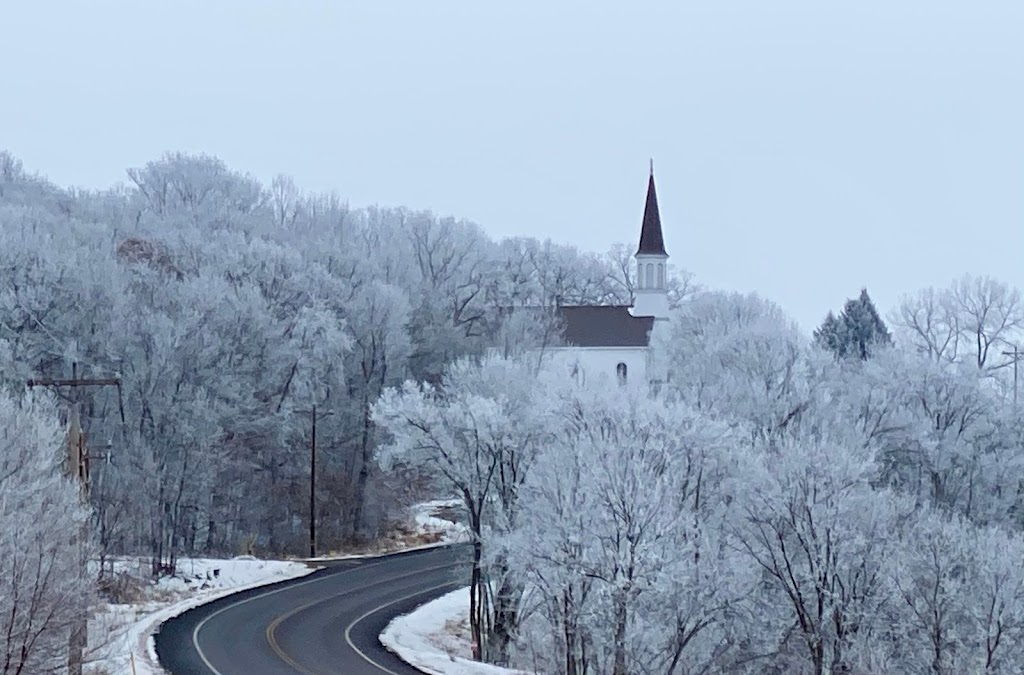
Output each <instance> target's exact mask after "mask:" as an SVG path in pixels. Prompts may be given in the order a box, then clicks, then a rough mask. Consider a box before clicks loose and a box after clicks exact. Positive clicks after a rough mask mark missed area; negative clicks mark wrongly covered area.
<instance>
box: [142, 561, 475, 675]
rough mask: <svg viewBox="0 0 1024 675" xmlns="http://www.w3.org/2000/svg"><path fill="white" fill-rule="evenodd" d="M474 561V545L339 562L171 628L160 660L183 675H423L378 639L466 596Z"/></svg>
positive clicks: (204, 609) (160, 640)
mask: <svg viewBox="0 0 1024 675" xmlns="http://www.w3.org/2000/svg"><path fill="white" fill-rule="evenodd" d="M468 561H469V551H468V549H467V547H465V546H464V545H462V546H452V547H444V548H433V549H426V550H422V551H412V552H409V553H399V554H395V555H391V556H386V557H382V558H368V559H364V560H348V561H338V562H337V563H333V564H331V567H329V568H326V569H323V570H318V571H316V572H314V573H313V574H311V575H309V576H306V577H302V578H300V579H295V580H290V581H284V582H280V583H277V584H274V585H271V586H264V587H262V588H258V589H253V590H251V591H244V592H242V593H236V594H235V595H231V596H228V597H226V598H221V599H220V600H215V601H214V602H211V603H209V604H206V605H202V606H201V607H197V608H195V609H193V610H189V611H188V612H186V613H184V614H182V615H181V616H179V617H176V618H174V619H171V620H170V621H167V622H166V623H164V624H163V625H162V626H161V627H160V632H159V633H157V634H156V651H157V656H159V658H160V663H161V665H162V666H163V667H164V668H165V669H166V670H167V671H168V672H170V673H172V674H173V675H278V674H280V675H295V674H296V673H299V674H301V675H333V674H342V673H344V674H350V675H381V674H382V673H385V674H387V675H421V674H420V671H418V670H416V669H415V668H412V667H411V666H409V665H407V664H406V663H405V662H404V661H402V660H401V659H399V658H398V657H397V656H395V655H394V654H392V653H391V652H389V651H387V650H386V649H384V648H383V647H382V646H381V644H380V641H379V640H378V637H377V636H378V635H380V633H381V631H382V630H384V627H385V626H386V625H387V624H388V622H390V621H391V619H393V618H394V617H395V616H397V615H399V614H404V613H406V612H408V611H410V610H412V609H413V608H415V607H417V606H418V605H421V604H423V603H424V602H427V601H429V600H432V599H433V598H435V597H438V596H441V595H443V594H445V593H447V592H449V591H451V590H454V589H456V588H458V587H459V586H465V585H466V584H467V582H468V574H467V570H468V567H467V565H468Z"/></svg>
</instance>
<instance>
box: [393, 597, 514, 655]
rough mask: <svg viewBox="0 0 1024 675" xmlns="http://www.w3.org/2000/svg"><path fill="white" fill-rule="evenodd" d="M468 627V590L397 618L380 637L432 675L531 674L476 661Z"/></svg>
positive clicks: (394, 649) (437, 600) (434, 601)
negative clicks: (472, 655) (473, 656)
mask: <svg viewBox="0 0 1024 675" xmlns="http://www.w3.org/2000/svg"><path fill="white" fill-rule="evenodd" d="M468 625H469V588H468V587H466V588H460V589H459V590H457V591H452V592H451V593H448V594H447V595H442V596H441V597H440V598H438V599H436V600H433V601H431V602H428V603H427V604H425V605H421V606H420V607H418V608H416V609H414V610H413V611H412V612H410V613H409V614H405V615H403V616H400V617H397V618H396V619H394V620H393V621H392V622H391V623H389V624H388V626H387V628H385V629H384V632H383V633H381V634H380V642H381V644H383V645H384V646H385V647H386V648H387V649H389V650H391V651H392V652H394V653H395V654H397V655H398V656H399V658H401V659H402V660H403V661H405V662H406V663H408V664H409V665H411V666H413V667H414V668H419V669H420V670H422V671H423V672H425V673H431V674H432V675H527V673H526V672H525V671H521V670H509V669H508V668H499V667H497V666H491V665H487V664H485V663H478V662H476V661H473V660H472V659H471V658H470V655H471V653H472V652H471V644H470V641H469V627H468Z"/></svg>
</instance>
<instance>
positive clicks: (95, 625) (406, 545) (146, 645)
mask: <svg viewBox="0 0 1024 675" xmlns="http://www.w3.org/2000/svg"><path fill="white" fill-rule="evenodd" d="M460 504H461V501H460V500H458V499H437V500H433V501H427V502H422V503H419V504H415V505H414V506H412V507H411V508H410V510H409V512H408V518H409V522H408V524H407V525H406V527H407V529H408V535H412V536H408V535H407V536H397V537H396V538H395V540H394V541H387V540H385V541H382V542H381V543H380V544H381V545H380V547H379V549H378V550H369V551H366V552H362V553H359V554H352V553H343V554H340V555H328V556H323V557H321V558H313V559H310V560H305V561H301V562H298V561H296V562H290V561H275V560H257V559H256V558H253V557H252V556H241V557H238V558H234V559H231V560H223V559H209V558H196V559H180V560H179V561H178V567H177V571H178V573H177V575H176V576H174V577H165V578H162V579H160V580H159V581H157V582H156V583H153V582H152V581H151V580H150V577H149V561H148V560H144V559H121V560H118V561H117V562H116V563H115V566H114V569H115V573H116V574H118V575H125V576H126V577H129V580H130V581H132V582H133V583H134V584H135V586H137V587H138V588H139V596H140V597H138V598H133V599H132V600H133V601H132V602H123V603H104V604H103V605H102V607H101V608H100V611H99V612H97V613H96V614H95V615H94V616H93V617H92V618H91V619H90V621H89V646H88V649H87V652H86V666H85V675H122V674H125V675H132V673H133V670H132V659H134V674H135V675H164V673H165V671H164V670H163V669H162V668H160V666H159V665H158V663H157V659H156V653H155V649H154V643H153V633H155V632H156V630H157V628H158V627H159V626H160V624H162V623H163V622H164V621H167V620H168V619H171V618H173V617H175V616H178V615H179V614H182V613H184V612H186V611H187V610H189V609H192V608H194V607H198V606H199V605H202V604H205V603H207V602H211V601H213V600H216V599H218V598H221V597H224V596H226V595H231V594H232V593H237V592H239V591H243V590H247V589H250V588H256V587H259V586H264V585H267V584H271V583H274V582H277V581H283V580H285V579H291V578H295V577H300V576H304V575H306V574H309V573H311V572H313V571H314V570H315V569H316V567H315V563H316V562H318V561H327V560H338V559H349V558H371V557H377V556H379V555H382V554H387V553H392V552H397V551H411V550H416V549H425V548H433V547H436V546H445V545H447V544H451V543H456V542H460V541H468V528H467V527H466V525H465V524H463V523H459V522H457V521H458V520H459V518H458V513H459V507H460ZM399 534H400V533H399ZM421 542H430V543H421ZM306 563H309V564H306ZM214 570H219V573H218V574H217V575H216V576H215V575H214ZM487 672H490V671H487ZM502 672H506V673H507V672H508V671H502Z"/></svg>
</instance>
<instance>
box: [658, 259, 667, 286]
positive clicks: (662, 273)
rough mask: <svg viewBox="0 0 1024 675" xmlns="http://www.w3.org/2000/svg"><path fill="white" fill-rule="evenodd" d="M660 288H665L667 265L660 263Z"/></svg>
mask: <svg viewBox="0 0 1024 675" xmlns="http://www.w3.org/2000/svg"><path fill="white" fill-rule="evenodd" d="M658 288H665V264H664V263H658Z"/></svg>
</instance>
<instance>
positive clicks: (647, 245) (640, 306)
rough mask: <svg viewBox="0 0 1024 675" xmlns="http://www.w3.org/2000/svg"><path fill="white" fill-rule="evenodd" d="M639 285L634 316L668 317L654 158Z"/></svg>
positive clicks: (639, 252)
mask: <svg viewBox="0 0 1024 675" xmlns="http://www.w3.org/2000/svg"><path fill="white" fill-rule="evenodd" d="M634 257H635V258H636V288H635V290H634V299H633V309H632V312H631V313H632V315H633V316H653V317H654V318H655V319H667V318H668V288H667V286H666V284H665V279H666V275H667V273H668V270H667V269H666V267H667V265H668V253H666V252H665V238H664V236H663V235H662V233H661V214H660V213H658V195H657V193H656V192H655V190H654V161H653V160H652V161H651V175H650V178H649V179H648V181H647V203H646V205H645V206H644V219H643V223H642V224H641V226H640V246H639V247H637V250H636V255H635V256H634Z"/></svg>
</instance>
